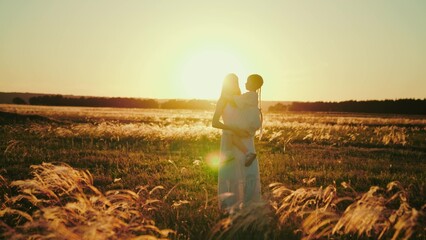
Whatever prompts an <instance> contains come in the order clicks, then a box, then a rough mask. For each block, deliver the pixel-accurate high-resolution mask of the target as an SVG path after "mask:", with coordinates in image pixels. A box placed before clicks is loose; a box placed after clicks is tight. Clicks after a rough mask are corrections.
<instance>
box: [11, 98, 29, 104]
mask: <svg viewBox="0 0 426 240" xmlns="http://www.w3.org/2000/svg"><path fill="white" fill-rule="evenodd" d="M12 103H13V104H27V102H26V101H25V100H24V99H22V98H20V97H15V98H13V99H12Z"/></svg>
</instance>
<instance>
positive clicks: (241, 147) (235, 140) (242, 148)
mask: <svg viewBox="0 0 426 240" xmlns="http://www.w3.org/2000/svg"><path fill="white" fill-rule="evenodd" d="M232 144H234V146H236V147H237V148H238V150H240V151H241V152H242V153H244V155H246V154H247V153H248V149H247V147H246V145H244V143H243V141H241V138H239V137H238V136H235V135H232Z"/></svg>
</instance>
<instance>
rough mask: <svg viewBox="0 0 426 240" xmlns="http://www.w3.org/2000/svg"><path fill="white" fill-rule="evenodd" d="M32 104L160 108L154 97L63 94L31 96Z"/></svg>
mask: <svg viewBox="0 0 426 240" xmlns="http://www.w3.org/2000/svg"><path fill="white" fill-rule="evenodd" d="M30 104H32V105H46V106H79V107H117V108H159V106H160V104H159V103H158V101H156V100H154V99H137V98H106V97H88V98H85V97H79V98H70V97H63V96H62V95H47V96H39V97H32V98H30Z"/></svg>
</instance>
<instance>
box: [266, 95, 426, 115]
mask: <svg viewBox="0 0 426 240" xmlns="http://www.w3.org/2000/svg"><path fill="white" fill-rule="evenodd" d="M269 110H270V111H296V112H297V111H310V112H356V113H390V114H421V115H423V114H426V99H423V100H421V99H398V100H369V101H342V102H293V103H291V104H290V105H288V106H285V105H283V104H280V103H278V104H275V105H273V106H271V107H269Z"/></svg>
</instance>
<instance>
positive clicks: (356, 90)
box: [0, 0, 426, 101]
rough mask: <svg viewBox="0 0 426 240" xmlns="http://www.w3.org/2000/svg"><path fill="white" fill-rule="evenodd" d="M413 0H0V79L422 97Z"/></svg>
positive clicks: (19, 84) (75, 88) (320, 96)
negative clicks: (257, 82)
mask: <svg viewBox="0 0 426 240" xmlns="http://www.w3.org/2000/svg"><path fill="white" fill-rule="evenodd" d="M425 13H426V1H425V0H398V1H397V0H375V1H367V0H365V1H363V0H348V1H341V0H324V1H322V0H321V1H320V0H318V1H307V0H292V1H286V0H276V1H275V0H274V1H272V0H269V1H268V0H265V1H254V0H238V1H224V0H218V1H200V0H179V1H171V0H167V1H166V0H125V1H110V0H90V1H87V0H72V1H65V0H64V1H59V0H43V1H35V0H0V91H1V92H12V91H18V92H35V93H58V94H73V95H90V96H121V97H144V98H187V99H188V98H190V99H192V98H198V99H217V98H218V96H219V94H220V87H221V83H222V80H223V78H224V76H225V75H226V74H227V73H229V72H234V73H236V74H237V75H238V76H239V77H240V85H241V87H243V86H244V82H245V79H246V77H247V76H248V75H249V74H251V73H258V74H260V75H262V76H263V77H264V80H265V84H264V87H263V89H262V97H263V99H265V100H289V101H297V100H299V101H341V100H368V99H396V98H422V99H423V98H426V90H425V89H426V14H425Z"/></svg>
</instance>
